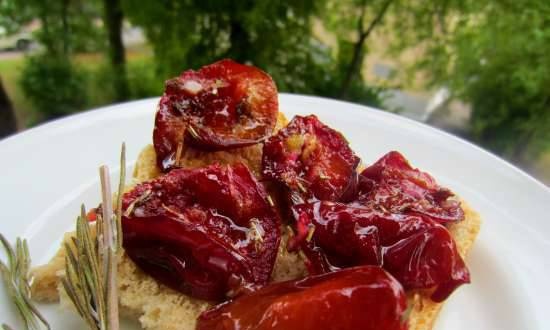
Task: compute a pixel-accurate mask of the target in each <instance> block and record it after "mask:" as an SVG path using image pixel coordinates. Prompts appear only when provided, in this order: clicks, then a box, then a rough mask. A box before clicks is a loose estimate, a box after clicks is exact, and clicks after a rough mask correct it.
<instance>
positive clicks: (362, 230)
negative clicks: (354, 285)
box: [292, 202, 470, 301]
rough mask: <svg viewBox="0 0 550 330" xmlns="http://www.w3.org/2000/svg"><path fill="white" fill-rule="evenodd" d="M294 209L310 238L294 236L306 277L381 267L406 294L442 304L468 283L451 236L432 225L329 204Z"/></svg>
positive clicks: (415, 218)
mask: <svg viewBox="0 0 550 330" xmlns="http://www.w3.org/2000/svg"><path fill="white" fill-rule="evenodd" d="M293 209H294V212H295V213H296V214H298V216H297V218H298V223H299V226H297V228H298V229H299V231H300V228H302V229H301V231H304V230H305V229H304V228H308V232H311V234H309V235H308V236H309V239H308V238H307V236H306V239H303V237H304V235H303V233H300V232H298V234H297V235H296V237H297V238H302V240H301V242H296V241H294V242H292V244H293V245H294V246H297V245H300V244H301V247H302V250H303V252H304V253H305V255H306V256H307V257H308V267H309V270H310V273H313V274H318V273H324V272H328V271H334V270H336V269H340V268H345V267H351V266H357V265H380V266H383V267H384V269H386V270H388V271H389V272H390V273H391V274H392V275H394V276H395V277H396V278H397V279H398V280H399V281H400V282H401V284H403V286H404V287H405V289H435V291H434V293H433V294H432V300H434V301H442V300H444V299H445V298H447V296H448V295H450V294H451V293H452V292H453V291H454V289H455V288H456V287H458V286H459V285H461V284H464V283H469V282H470V275H469V272H468V269H467V268H466V265H465V264H464V261H463V260H462V258H461V257H460V255H459V254H458V250H457V248H456V244H455V242H454V241H453V239H452V237H451V235H450V233H449V231H448V230H447V229H446V228H445V227H444V226H443V225H441V224H439V223H437V222H436V221H434V220H431V219H429V218H426V217H422V216H419V215H406V214H395V213H389V212H381V211H379V210H375V209H372V208H366V207H354V206H350V205H346V204H342V203H332V202H316V203H311V204H302V205H298V206H294V208H293ZM309 228H311V229H309Z"/></svg>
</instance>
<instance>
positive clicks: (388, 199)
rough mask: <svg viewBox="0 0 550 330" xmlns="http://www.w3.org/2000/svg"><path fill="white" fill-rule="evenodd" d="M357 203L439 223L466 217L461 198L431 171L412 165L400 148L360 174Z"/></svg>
mask: <svg viewBox="0 0 550 330" xmlns="http://www.w3.org/2000/svg"><path fill="white" fill-rule="evenodd" d="M359 180H360V184H359V187H360V189H359V190H360V192H359V200H358V204H360V205H366V206H368V207H370V208H373V209H379V210H382V211H389V212H392V213H407V214H419V215H422V216H426V217H428V218H430V219H433V220H435V221H438V222H440V223H448V222H456V221H460V220H463V219H464V211H463V210H462V208H461V207H460V202H458V201H456V200H453V199H449V197H451V196H453V193H452V192H451V191H450V190H448V189H446V188H442V187H440V186H439V185H438V184H437V183H436V182H435V179H434V178H433V177H431V176H430V175H429V174H428V173H425V172H421V171H419V170H418V169H413V168H412V167H411V165H410V164H409V162H408V161H407V160H406V159H405V157H403V155H401V154H400V153H398V152H397V151H392V152H389V153H388V154H386V155H385V156H384V157H382V158H381V159H380V160H378V161H377V162H376V163H375V164H373V165H371V166H369V167H367V168H366V169H365V170H364V171H363V172H362V173H361V175H360V179H359Z"/></svg>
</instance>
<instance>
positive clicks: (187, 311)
mask: <svg viewBox="0 0 550 330" xmlns="http://www.w3.org/2000/svg"><path fill="white" fill-rule="evenodd" d="M285 123H286V119H285V118H284V116H280V118H279V121H278V128H280V127H282V126H284V125H285ZM236 161H241V162H244V163H246V164H248V165H249V167H250V168H251V169H252V171H253V172H254V173H255V174H259V170H260V166H261V165H260V163H261V149H259V146H252V147H247V148H241V149H237V150H233V151H219V152H215V153H206V152H200V151H196V150H189V151H186V152H185V153H184V154H182V162H183V164H185V166H189V167H200V166H205V165H209V164H211V163H213V162H220V163H224V164H231V163H234V162H236ZM159 174H160V171H159V169H158V168H157V166H156V155H155V150H154V148H153V146H152V145H149V146H146V147H145V148H144V149H143V150H142V152H141V153H140V155H139V157H138V160H137V162H136V165H135V167H134V172H133V182H132V185H133V184H136V183H139V182H142V181H147V180H150V179H153V178H155V177H157V176H158V175H159ZM463 208H464V211H465V220H464V221H462V222H460V223H458V224H454V225H452V226H451V227H449V230H450V232H451V234H452V235H453V237H454V239H455V241H456V244H457V246H458V250H459V252H460V254H461V255H462V257H463V258H465V257H466V255H467V253H468V251H469V250H470V248H471V247H472V244H473V242H474V240H475V238H476V235H477V233H478V231H479V227H480V218H479V216H478V215H477V213H476V212H475V211H473V210H472V209H470V208H469V207H468V206H467V205H466V204H465V203H463ZM72 235H74V234H73V233H67V234H65V237H64V240H66V241H67V240H70V238H71V236H72ZM287 239H288V233H287V231H286V229H284V230H283V237H282V242H281V246H280V248H279V253H278V256H277V260H276V263H275V268H274V271H273V274H272V280H273V281H284V280H290V279H296V278H300V277H303V276H305V275H307V271H306V268H305V265H304V260H303V259H302V257H301V255H300V254H298V253H291V252H288V251H287V249H286V241H287ZM64 267H65V251H64V249H63V248H61V249H60V250H59V251H58V253H57V254H56V255H55V256H54V257H53V258H52V260H51V261H50V262H49V263H48V264H46V265H43V266H40V267H37V268H35V269H34V270H33V275H34V282H33V285H32V294H33V298H34V299H36V300H38V301H57V300H61V303H62V304H68V305H70V303H69V302H68V300H67V297H66V296H65V295H64V294H63V290H62V288H61V287H60V285H59V278H60V276H63V271H64ZM118 284H119V302H120V306H121V311H122V313H123V315H124V316H127V317H130V318H135V319H138V320H139V322H140V323H141V325H142V327H143V328H144V329H148V330H175V329H181V330H192V329H195V324H196V319H197V316H198V315H199V314H200V313H201V312H202V311H204V310H205V309H207V308H208V307H209V306H210V304H209V303H208V302H205V301H202V300H199V299H195V298H192V297H190V296H187V295H184V294H181V293H179V292H176V291H174V290H172V289H170V288H168V287H166V286H164V285H163V284H160V283H158V282H157V281H155V280H154V279H153V278H151V277H150V276H148V275H147V274H145V273H144V272H142V271H141V270H140V269H139V268H138V267H137V266H136V265H135V264H134V263H133V262H132V261H131V260H130V259H129V258H128V257H127V256H126V255H123V256H122V258H121V260H120V262H119V265H118ZM60 293H61V294H60ZM408 300H409V308H410V314H409V329H410V330H420V329H423V330H426V329H431V328H432V327H433V324H434V322H435V319H436V317H437V314H438V312H439V310H440V309H441V307H442V305H443V304H442V303H434V302H432V301H431V300H430V299H429V295H428V294H426V293H424V292H411V293H409V294H408Z"/></svg>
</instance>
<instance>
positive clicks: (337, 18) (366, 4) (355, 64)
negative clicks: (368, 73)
mask: <svg viewBox="0 0 550 330" xmlns="http://www.w3.org/2000/svg"><path fill="white" fill-rule="evenodd" d="M394 2H396V0H376V1H367V0H347V1H346V0H344V1H329V2H328V5H327V7H328V8H327V10H326V11H325V14H324V16H323V19H324V21H325V24H326V26H327V28H328V29H329V30H330V31H332V32H333V33H334V34H335V35H336V36H338V44H339V47H338V62H339V67H340V69H341V70H343V72H344V73H343V75H341V79H340V81H339V86H338V92H337V94H336V95H337V96H338V97H339V98H350V93H352V91H351V89H354V86H355V89H356V88H357V87H356V86H357V84H359V85H364V81H363V78H362V76H361V69H362V67H363V60H364V58H365V55H366V53H367V46H368V45H367V41H368V39H369V37H370V36H371V35H372V33H373V31H374V30H375V29H376V28H377V27H379V26H380V25H382V24H383V21H384V18H385V16H386V14H387V13H388V10H389V9H390V7H391V6H392V4H393V3H394ZM353 98H354V97H352V99H353Z"/></svg>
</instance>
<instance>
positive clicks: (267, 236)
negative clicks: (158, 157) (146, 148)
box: [122, 164, 280, 300]
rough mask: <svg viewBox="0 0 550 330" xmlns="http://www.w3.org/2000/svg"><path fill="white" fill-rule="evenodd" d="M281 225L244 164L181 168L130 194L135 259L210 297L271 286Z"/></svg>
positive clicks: (129, 232)
mask: <svg viewBox="0 0 550 330" xmlns="http://www.w3.org/2000/svg"><path fill="white" fill-rule="evenodd" d="M279 226H280V220H279V218H278V216H277V215H276V213H275V212H274V210H273V209H272V208H271V207H270V205H269V204H268V202H267V195H266V193H265V191H264V188H263V187H262V186H261V185H260V184H258V183H257V182H256V180H255V179H254V177H253V175H252V174H251V173H250V171H249V170H248V168H247V167H246V166H244V165H242V164H236V165H232V166H219V165H212V166H209V167H206V168H201V169H176V170H173V171H171V172H170V173H168V174H166V175H164V176H162V177H160V178H158V179H156V180H154V181H151V182H146V183H142V184H140V185H138V186H136V187H135V188H134V189H133V190H132V191H131V192H129V193H126V194H125V195H124V197H123V218H122V230H123V234H124V249H125V251H126V253H127V254H128V256H129V257H130V258H131V259H132V260H133V261H134V262H135V263H136V264H137V265H138V266H140V267H141V268H142V269H143V270H144V271H145V272H147V273H149V274H150V275H152V276H153V277H155V278H156V279H157V280H159V281H161V282H163V283H165V284H167V285H169V286H170V287H172V288H174V289H176V290H179V291H181V292H184V293H187V294H191V295H192V296H194V297H197V298H202V299H207V300H222V299H224V298H226V297H227V296H233V295H236V294H238V293H240V292H243V291H246V290H250V289H255V288H256V287H258V286H262V285H265V284H266V283H267V281H268V280H269V278H270V275H271V272H272V269H273V265H274V262H275V257H276V255H277V250H278V246H279V241H280V232H279Z"/></svg>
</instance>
